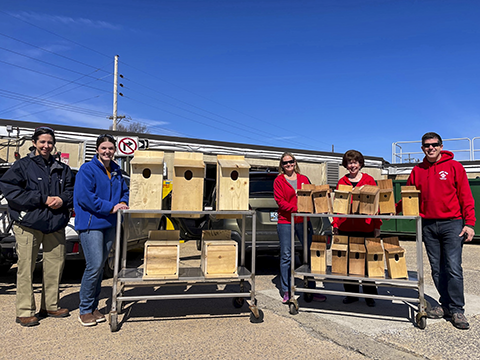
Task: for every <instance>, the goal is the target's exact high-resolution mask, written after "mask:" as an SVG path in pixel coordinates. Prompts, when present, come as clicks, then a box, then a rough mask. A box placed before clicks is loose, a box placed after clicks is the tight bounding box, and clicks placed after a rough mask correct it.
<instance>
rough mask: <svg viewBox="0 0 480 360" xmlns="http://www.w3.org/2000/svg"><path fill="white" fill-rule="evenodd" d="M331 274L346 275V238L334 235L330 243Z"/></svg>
mask: <svg viewBox="0 0 480 360" xmlns="http://www.w3.org/2000/svg"><path fill="white" fill-rule="evenodd" d="M331 249H332V273H336V274H341V275H347V274H348V236H342V235H334V236H333V243H332V247H331Z"/></svg>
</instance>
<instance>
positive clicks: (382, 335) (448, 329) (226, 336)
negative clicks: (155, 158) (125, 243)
mask: <svg viewBox="0 0 480 360" xmlns="http://www.w3.org/2000/svg"><path fill="white" fill-rule="evenodd" d="M401 245H402V246H403V247H404V248H405V249H406V254H407V267H408V270H409V274H410V277H411V278H414V277H415V275H416V263H415V259H416V255H415V243H414V242H411V241H407V242H401ZM181 256H182V261H181V263H182V266H198V264H199V261H200V254H199V252H197V250H196V249H195V242H194V241H190V242H186V243H185V244H183V245H182V250H181ZM479 258H480V245H476V244H467V245H465V247H464V256H463V267H464V277H465V292H466V308H465V309H466V315H467V317H468V319H469V321H470V326H471V327H470V329H469V330H463V331H462V330H458V329H456V328H454V327H453V326H452V325H451V324H450V323H449V322H448V321H446V320H444V319H440V320H430V319H429V320H428V321H427V326H426V328H425V329H424V330H422V329H419V328H418V327H416V326H415V320H414V319H415V307H414V305H409V304H405V303H404V302H400V301H394V302H392V301H391V300H377V306H376V307H373V308H370V307H367V306H366V304H365V302H364V301H363V300H362V299H361V300H360V301H358V302H356V303H353V304H350V305H345V304H343V303H342V298H343V297H342V296H331V295H329V296H328V299H327V301H326V302H323V303H320V302H315V301H313V302H310V303H306V302H305V301H304V300H303V297H302V296H300V297H299V305H300V307H299V312H298V314H297V315H291V314H290V313H289V309H288V306H286V305H284V304H282V303H281V297H280V294H279V290H278V284H279V277H278V267H279V261H278V257H276V256H259V257H258V258H257V276H256V281H255V286H256V291H257V296H256V298H257V303H258V307H259V308H260V309H261V310H262V311H263V313H264V321H263V322H262V323H251V322H250V311H249V310H248V307H247V306H244V307H242V308H240V309H237V308H235V307H233V306H232V301H231V299H228V298H225V299H224V298H215V299H188V300H187V299H181V300H161V301H153V300H150V301H137V302H131V303H127V304H126V306H125V311H124V312H123V313H122V314H121V315H120V316H119V320H120V325H119V331H118V332H115V333H112V332H111V331H110V327H109V325H108V323H102V324H98V325H97V326H95V327H92V328H86V327H82V326H81V325H80V323H79V322H78V320H77V317H78V303H79V299H78V291H79V288H80V281H81V276H82V272H83V267H84V265H83V263H82V262H71V263H68V264H67V266H66V269H65V271H64V276H63V280H62V288H61V291H62V294H61V301H60V304H61V306H62V307H67V308H69V309H70V311H71V316H70V317H68V318H64V319H55V318H47V319H44V320H42V321H41V322H40V325H39V326H36V327H32V328H24V327H21V326H20V325H18V324H16V323H15V276H16V268H15V266H14V267H13V268H12V269H10V270H9V271H8V272H7V273H6V274H1V275H0V326H1V328H2V330H3V331H2V344H3V346H2V350H1V352H0V358H5V359H7V358H8V359H11V358H27V357H28V358H30V359H47V358H48V359H57V358H62V359H63V358H75V359H104V358H105V359H106V358H109V359H110V358H117V359H180V358H181V359H193V358H195V359H199V358H200V359H225V358H229V359H245V358H247V359H257V358H270V359H284V358H295V359H296V358H309V359H396V360H398V359H463V358H465V359H467V358H468V359H478V358H480V355H479V354H480V345H479V344H480V342H479V341H478V340H479V335H480V325H479V314H480V280H479V276H478V275H479V271H480V262H479V261H478V259H479ZM424 261H425V265H424V270H425V282H426V284H425V294H426V298H427V299H429V300H430V301H431V302H435V300H436V299H438V294H437V293H436V291H435V289H434V287H433V284H432V281H431V277H430V272H429V266H428V261H427V259H426V256H425V254H424ZM128 264H129V266H141V264H142V253H141V252H132V253H130V254H129V262H128ZM111 285H112V280H111V279H106V280H104V281H103V283H102V293H101V301H100V309H101V311H103V312H104V313H108V309H109V308H110V299H111ZM212 286H213V288H212ZM228 286H229V287H231V286H233V287H234V285H228ZM317 286H318V287H320V288H321V286H325V288H326V289H329V290H339V291H341V290H342V288H343V287H342V285H341V284H331V283H324V284H322V283H318V284H317ZM40 289H41V266H39V267H38V269H37V271H36V272H35V297H36V300H37V304H39V301H40ZM214 290H215V285H209V286H204V287H202V288H201V289H198V290H195V289H194V288H188V289H187V288H178V287H164V286H162V287H153V288H152V287H148V288H145V287H136V288H133V289H130V290H127V293H128V294H131V295H141V294H162V293H169V292H172V291H180V292H182V291H183V292H186V293H188V292H191V291H199V292H202V291H206V292H211V291H214ZM379 293H380V294H384V295H387V294H394V295H396V296H415V293H414V292H413V291H412V290H408V289H399V288H384V287H381V288H379Z"/></svg>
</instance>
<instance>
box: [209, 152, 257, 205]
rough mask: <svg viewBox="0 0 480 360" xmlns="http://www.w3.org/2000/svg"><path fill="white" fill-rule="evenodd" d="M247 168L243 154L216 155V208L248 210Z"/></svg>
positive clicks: (247, 164) (248, 167) (248, 166)
mask: <svg viewBox="0 0 480 360" xmlns="http://www.w3.org/2000/svg"><path fill="white" fill-rule="evenodd" d="M249 169H250V164H249V163H248V162H246V161H245V157H244V156H236V155H217V184H216V186H217V189H216V190H217V191H216V193H217V201H216V203H217V207H216V209H217V210H248V197H249V193H248V191H249V183H250V181H249Z"/></svg>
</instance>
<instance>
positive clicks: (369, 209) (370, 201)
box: [358, 185, 380, 215]
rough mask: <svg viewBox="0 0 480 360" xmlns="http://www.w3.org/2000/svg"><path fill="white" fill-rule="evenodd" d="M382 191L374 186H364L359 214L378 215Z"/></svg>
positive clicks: (361, 191) (361, 192)
mask: <svg viewBox="0 0 480 360" xmlns="http://www.w3.org/2000/svg"><path fill="white" fill-rule="evenodd" d="M379 195H380V189H379V188H378V187H377V186H374V185H363V186H362V188H361V189H360V207H359V209H358V212H359V213H360V214H364V215H376V214H377V213H378V200H379Z"/></svg>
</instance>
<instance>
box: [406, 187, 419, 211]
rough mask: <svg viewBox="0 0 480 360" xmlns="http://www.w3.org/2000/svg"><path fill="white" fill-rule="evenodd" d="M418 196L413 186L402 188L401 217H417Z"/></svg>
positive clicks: (417, 191)
mask: <svg viewBox="0 0 480 360" xmlns="http://www.w3.org/2000/svg"><path fill="white" fill-rule="evenodd" d="M418 194H420V190H417V188H416V187H415V186H402V209H403V215H405V216H418V214H419V205H418V196H419V195H418Z"/></svg>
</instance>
